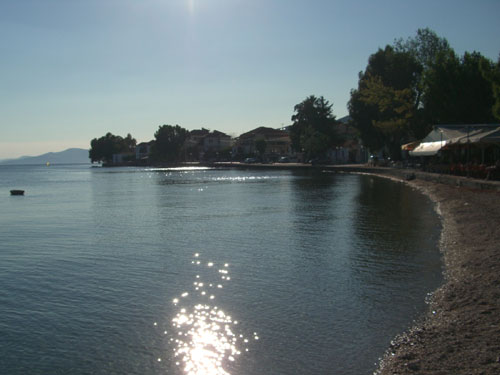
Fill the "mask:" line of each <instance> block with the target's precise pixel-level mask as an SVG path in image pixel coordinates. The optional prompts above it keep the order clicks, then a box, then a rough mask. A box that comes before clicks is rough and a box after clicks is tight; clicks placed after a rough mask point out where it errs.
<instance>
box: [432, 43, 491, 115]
mask: <svg viewBox="0 0 500 375" xmlns="http://www.w3.org/2000/svg"><path fill="white" fill-rule="evenodd" d="M493 72H494V65H493V63H492V62H491V61H490V60H488V59H487V58H485V57H483V56H482V55H481V54H480V53H477V52H474V53H467V52H466V53H465V54H464V56H463V57H462V58H461V59H460V58H458V57H457V56H456V55H455V53H454V52H448V53H445V54H442V55H440V56H439V58H438V59H437V61H436V62H435V63H434V64H432V65H431V66H430V68H429V70H428V71H427V74H426V76H425V80H424V84H425V85H424V88H425V91H424V95H423V105H424V109H425V118H426V120H427V121H428V122H429V123H433V124H453V123H462V124H473V123H491V122H494V121H495V118H494V116H493V111H492V109H493V106H494V104H495V98H494V92H493V90H494V89H493V85H492V81H491V80H489V79H488V78H486V77H491V78H492V77H493V75H494V74H493Z"/></svg>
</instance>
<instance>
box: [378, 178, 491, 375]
mask: <svg viewBox="0 0 500 375" xmlns="http://www.w3.org/2000/svg"><path fill="white" fill-rule="evenodd" d="M386 177H387V176H386ZM392 178H395V177H392ZM408 184H409V185H410V186H412V187H414V188H416V189H419V190H420V191H422V192H423V193H424V194H427V195H428V196H429V197H430V198H431V199H432V200H433V201H434V202H435V203H436V204H437V210H438V212H439V213H440V214H441V216H442V220H443V232H442V236H441V244H440V248H441V251H442V253H443V260H444V265H445V282H444V284H443V285H442V286H441V287H440V288H439V289H438V290H437V291H435V292H434V293H433V296H432V299H431V303H430V305H429V311H428V313H427V314H426V315H425V316H424V317H422V318H421V319H420V321H418V322H417V323H416V324H415V326H414V327H413V328H411V329H410V330H409V331H408V332H405V333H403V334H401V335H400V336H398V337H396V338H395V339H394V340H393V342H392V343H391V346H390V348H389V349H388V350H387V352H386V354H385V356H384V358H383V360H382V361H381V363H380V367H379V369H378V370H377V372H376V374H380V375H388V374H391V375H392V374H433V375H434V374H435V375H437V374H443V375H444V374H491V375H493V374H500V192H499V191H494V190H473V189H470V188H465V187H456V186H450V185H445V184H442V183H436V182H429V181H424V180H420V179H418V178H417V179H416V180H413V181H409V182H408Z"/></svg>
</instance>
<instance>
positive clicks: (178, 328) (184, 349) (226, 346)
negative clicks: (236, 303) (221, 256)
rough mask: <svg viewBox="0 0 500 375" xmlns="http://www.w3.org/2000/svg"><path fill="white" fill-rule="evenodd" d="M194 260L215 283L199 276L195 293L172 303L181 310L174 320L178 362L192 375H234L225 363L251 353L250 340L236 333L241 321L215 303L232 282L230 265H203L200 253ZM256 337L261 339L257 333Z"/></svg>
mask: <svg viewBox="0 0 500 375" xmlns="http://www.w3.org/2000/svg"><path fill="white" fill-rule="evenodd" d="M194 258H195V259H194V260H193V261H192V262H191V263H192V264H193V265H194V266H195V267H204V266H206V268H207V269H209V270H213V274H212V275H211V276H212V278H213V279H214V280H209V281H208V282H205V281H203V280H202V278H201V277H200V275H199V274H198V275H196V280H195V281H194V282H193V286H192V288H193V290H192V291H190V292H189V291H185V292H183V293H181V295H180V297H177V298H174V299H173V300H172V302H173V304H174V305H175V306H176V307H178V311H177V314H176V315H175V317H174V318H173V319H172V326H173V327H174V331H175V336H173V337H171V338H170V342H171V343H172V345H173V346H174V348H173V351H174V357H175V361H176V362H175V363H176V365H178V366H180V367H182V368H183V370H184V373H186V374H189V375H219V374H220V375H230V372H228V370H227V368H226V366H225V364H227V363H228V362H227V361H229V362H234V361H236V359H237V357H238V356H239V355H241V353H242V351H244V352H248V347H246V345H247V344H248V342H249V340H248V339H247V338H245V337H244V335H243V334H241V333H240V332H236V331H237V328H238V327H237V326H238V321H236V320H234V319H233V318H232V317H231V315H229V314H228V313H226V312H225V311H223V310H222V309H220V308H218V307H217V306H216V305H214V304H213V301H214V300H215V298H216V293H215V292H216V291H217V290H221V289H223V288H224V283H225V282H227V281H229V280H230V277H229V270H228V268H229V264H228V263H224V265H223V266H222V267H220V269H217V268H218V267H216V264H215V263H214V262H212V261H209V262H202V261H201V260H200V254H198V253H196V254H194ZM207 278H208V277H207ZM210 281H213V282H210ZM253 338H254V340H258V339H259V337H258V336H257V333H256V332H254V337H253Z"/></svg>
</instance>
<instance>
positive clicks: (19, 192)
mask: <svg viewBox="0 0 500 375" xmlns="http://www.w3.org/2000/svg"><path fill="white" fill-rule="evenodd" d="M10 195H24V190H11V191H10Z"/></svg>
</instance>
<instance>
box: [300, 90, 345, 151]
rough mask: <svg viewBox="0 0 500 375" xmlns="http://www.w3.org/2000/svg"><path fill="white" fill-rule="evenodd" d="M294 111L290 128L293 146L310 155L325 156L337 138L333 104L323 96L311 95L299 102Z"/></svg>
mask: <svg viewBox="0 0 500 375" xmlns="http://www.w3.org/2000/svg"><path fill="white" fill-rule="evenodd" d="M294 112H295V114H294V115H293V116H292V121H293V125H292V127H291V129H290V138H291V140H292V147H293V148H294V149H295V150H296V151H304V152H305V153H306V154H307V156H308V157H317V156H323V154H324V153H325V152H326V151H327V150H328V148H329V147H330V146H333V145H334V143H335V141H336V139H337V135H336V132H335V124H337V121H336V120H335V116H334V115H333V113H332V105H331V104H329V103H328V101H327V100H325V98H323V97H322V96H321V97H319V98H317V97H315V96H314V95H311V96H309V97H307V98H306V99H305V100H304V101H302V102H301V103H299V104H297V105H296V106H295V107H294Z"/></svg>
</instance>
